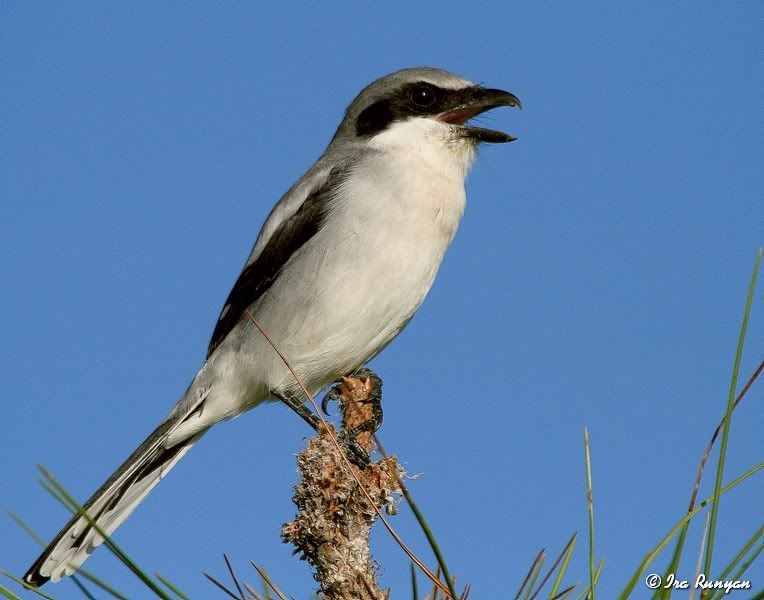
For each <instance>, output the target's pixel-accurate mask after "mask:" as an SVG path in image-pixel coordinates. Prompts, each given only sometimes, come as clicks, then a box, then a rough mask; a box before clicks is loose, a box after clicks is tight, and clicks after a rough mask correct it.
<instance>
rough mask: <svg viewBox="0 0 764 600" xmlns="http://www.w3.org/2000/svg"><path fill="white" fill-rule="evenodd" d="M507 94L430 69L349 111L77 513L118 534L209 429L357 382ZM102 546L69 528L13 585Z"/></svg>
mask: <svg viewBox="0 0 764 600" xmlns="http://www.w3.org/2000/svg"><path fill="white" fill-rule="evenodd" d="M498 106H516V107H520V101H519V100H518V99H517V98H516V97H515V96H514V95H512V94H510V93H509V92H505V91H503V90H497V89H489V88H484V87H482V86H480V85H476V84H474V83H471V82H469V81H467V80H465V79H463V78H461V77H459V76H457V75H454V74H452V73H448V72H447V71H442V70H440V69H434V68H412V69H403V70H401V71H398V72H396V73H392V74H391V75H387V76H386V77H382V78H381V79H378V80H377V81H375V82H373V83H372V84H370V85H369V86H367V87H366V88H365V89H363V91H361V93H360V94H358V96H357V97H356V98H355V100H353V102H351V103H350V106H349V107H348V108H347V111H346V112H345V116H344V118H343V119H342V122H341V123H340V125H339V128H338V129H337V132H336V133H335V134H334V137H333V138H332V141H331V143H330V144H329V146H328V147H327V149H326V151H325V152H324V154H323V155H322V156H321V158H319V159H318V162H316V164H315V165H313V166H312V167H311V168H310V170H308V172H307V173H305V175H303V176H302V177H301V178H300V179H299V180H298V181H297V183H295V184H294V185H293V186H292V187H291V188H290V189H289V191H288V192H287V193H286V194H284V196H283V197H282V198H281V200H279V202H278V203H277V204H276V206H275V207H274V208H273V210H272V211H271V213H270V215H269V216H268V218H267V219H266V221H265V224H264V225H263V228H262V230H261V231H260V235H259V236H258V237H257V241H256V242H255V245H254V248H253V249H252V253H251V254H250V256H249V259H248V260H247V262H246V264H245V265H244V270H243V271H242V272H241V275H239V278H238V280H237V281H236V284H235V285H234V286H233V289H232V290H231V293H230V294H229V296H228V299H227V300H226V303H225V305H224V306H223V310H222V311H221V312H220V317H219V318H218V321H217V324H216V325H215V330H214V332H213V334H212V339H211V341H210V345H209V350H208V352H207V360H206V362H205V363H204V366H202V368H201V370H200V371H199V372H198V373H197V375H196V377H195V378H194V380H193V382H192V383H191V385H190V386H189V388H188V390H187V391H186V392H185V394H183V396H182V397H181V398H180V400H178V402H177V404H175V406H174V407H173V409H172V410H171V411H170V413H169V415H168V416H167V417H166V418H165V419H164V421H162V422H161V423H160V424H159V426H158V427H157V428H156V430H155V431H154V432H153V433H152V434H151V435H149V436H148V438H147V439H146V440H145V441H144V442H143V443H142V444H141V445H140V446H138V448H137V449H136V450H135V451H134V452H133V453H132V454H131V455H130V456H129V457H128V459H127V460H126V461H125V462H124V463H123V464H122V465H121V466H120V467H119V468H118V469H117V470H116V471H115V472H114V474H113V475H111V477H109V478H108V479H107V480H106V482H105V483H104V484H103V485H102V486H101V487H100V488H99V489H98V491H97V492H96V493H95V494H94V495H93V497H92V498H90V500H88V501H87V503H86V504H85V509H86V510H87V513H88V514H89V515H90V516H91V517H92V518H94V519H95V521H96V522H97V524H98V525H99V526H100V528H101V529H102V530H104V531H105V532H106V533H107V534H110V533H111V532H113V531H114V530H115V529H116V528H117V527H118V526H119V525H120V524H121V523H122V522H123V521H124V520H125V519H127V517H128V516H129V515H130V513H132V512H133V510H134V509H135V507H136V506H138V504H139V503H140V502H141V501H142V500H143V499H144V498H145V497H146V495H147V494H148V493H149V492H150V491H151V490H152V489H153V488H154V486H155V485H156V484H157V483H159V480H160V479H161V478H162V477H164V476H165V475H166V474H167V472H168V471H169V470H170V469H172V467H173V466H175V464H176V463H177V462H178V461H179V460H180V459H181V458H183V456H184V455H185V454H186V453H187V452H188V451H189V450H190V449H191V447H192V446H193V445H194V444H195V443H196V442H198V441H199V438H201V437H202V436H203V435H204V434H205V433H206V432H207V430H208V429H209V428H210V427H212V426H213V425H215V424H216V423H219V422H220V421H225V420H227V419H231V418H233V417H236V416H237V415H240V414H241V413H243V412H245V411H247V410H249V409H250V408H254V407H255V406H257V405H258V404H260V403H262V402H264V401H266V400H275V399H282V400H285V401H287V403H288V404H291V405H292V408H295V409H296V410H298V412H300V411H302V416H303V417H304V418H307V420H308V421H309V422H310V421H312V420H313V419H315V416H314V415H312V413H310V414H306V411H307V409H306V408H305V407H304V406H303V404H302V403H303V402H304V400H305V397H304V394H303V392H302V391H301V388H300V386H299V385H298V383H297V382H296V381H295V378H294V377H293V376H292V374H291V373H290V371H289V370H288V368H287V367H286V366H285V364H284V362H283V361H282V360H281V358H279V356H278V355H277V353H276V352H275V351H274V348H273V347H272V346H271V344H270V343H269V342H268V341H267V340H266V339H265V338H264V336H263V335H262V334H261V333H260V331H259V330H258V329H257V328H256V326H255V323H254V322H253V321H254V319H257V321H258V323H260V324H261V325H262V327H263V329H264V330H265V331H266V332H267V333H268V334H269V336H270V337H271V338H272V339H273V340H274V342H275V344H276V345H277V346H278V347H279V349H280V350H281V351H282V352H283V353H284V355H285V356H286V357H287V359H288V361H289V363H290V364H291V365H292V367H293V368H294V369H295V371H296V372H297V374H298V375H299V377H300V379H301V380H302V382H303V383H304V384H305V386H306V387H307V389H308V390H310V391H311V393H315V392H318V391H320V390H321V389H323V388H325V387H326V386H328V385H330V384H331V383H333V382H334V381H336V380H338V379H339V378H340V377H341V376H344V375H348V374H352V373H354V372H356V371H357V370H358V369H359V368H361V367H362V366H363V365H364V364H365V363H366V362H367V361H369V360H370V359H371V358H373V357H374V356H376V355H377V354H378V353H379V352H380V351H381V350H382V349H383V348H385V346H387V345H388V344H389V343H390V342H391V341H392V340H393V338H395V336H397V335H398V334H399V333H400V332H401V330H403V328H404V327H405V326H406V324H407V323H408V322H409V320H410V319H411V317H412V316H413V315H414V312H416V310H417V309H418V308H419V306H420V305H421V304H422V302H423V300H424V297H425V295H426V294H427V292H428V291H429V289H430V286H431V285H432V282H433V280H434V278H435V275H436V273H437V271H438V267H439V266H440V262H441V260H442V259H443V255H444V254H445V252H446V249H447V248H448V246H449V244H450V243H451V240H452V239H453V237H454V234H455V233H456V228H457V226H458V225H459V221H460V220H461V217H462V213H463V212H464V204H465V192H464V179H465V176H466V175H467V171H468V169H469V166H470V164H471V163H472V161H473V159H474V157H475V150H476V147H477V145H478V144H479V143H480V142H492V143H501V142H511V141H513V140H514V139H515V138H514V137H512V136H510V135H507V134H506V133H502V132H500V131H493V130H490V129H483V128H479V127H473V126H471V125H466V124H465V123H466V122H467V121H468V120H469V119H470V118H472V117H474V116H475V115H479V114H480V113H483V112H485V111H487V110H490V109H492V108H495V107H498ZM102 542H103V538H102V537H101V536H100V535H99V534H98V532H97V531H96V530H95V529H94V528H93V527H92V526H91V525H90V524H88V522H87V520H86V519H85V518H84V517H82V516H79V517H78V516H75V517H74V518H72V520H71V521H70V522H69V523H68V524H67V525H66V527H64V528H63V529H62V530H61V531H60V532H59V533H58V535H57V536H56V537H55V539H54V540H53V541H52V542H51V543H50V544H49V545H48V547H47V548H46V549H45V551H44V552H43V553H42V555H41V556H40V557H39V558H38V559H37V561H35V563H34V565H32V567H31V568H30V569H29V571H28V572H27V574H26V575H25V576H24V580H25V581H27V582H28V583H30V584H33V585H38V586H39V585H42V584H44V583H45V582H47V581H48V580H50V579H52V580H53V581H58V580H59V579H61V578H62V577H64V576H66V575H70V574H72V573H73V572H74V571H76V570H77V568H78V567H79V566H80V565H81V564H82V563H83V562H84V561H85V559H87V557H88V556H89V555H90V553H91V552H92V551H93V549H94V548H95V547H96V546H98V545H99V544H101V543H102Z"/></svg>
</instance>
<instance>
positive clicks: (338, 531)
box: [281, 372, 403, 600]
mask: <svg viewBox="0 0 764 600" xmlns="http://www.w3.org/2000/svg"><path fill="white" fill-rule="evenodd" d="M380 387H381V381H380V380H379V378H377V377H376V375H374V374H373V373H370V372H369V373H368V376H364V375H359V376H356V377H348V378H344V379H343V380H342V382H341V383H340V384H339V385H338V386H337V388H336V394H335V395H336V396H337V397H338V398H339V400H340V410H341V414H342V432H343V433H345V434H347V432H352V431H354V430H357V428H358V426H359V424H362V423H364V422H367V421H368V420H369V419H371V418H372V417H373V416H374V414H373V411H374V409H373V407H372V402H371V401H370V399H371V398H372V396H373V395H374V394H377V395H378V394H380V393H381V389H380ZM338 435H339V437H340V438H341V437H342V435H341V434H337V433H336V432H335V431H334V428H333V426H332V425H331V424H329V425H321V426H320V427H319V431H318V433H317V434H316V435H315V436H314V437H312V438H311V439H310V440H308V445H307V447H306V448H305V450H303V451H302V452H300V454H298V455H297V467H298V471H299V473H300V481H299V483H298V484H297V486H296V487H295V493H294V497H293V500H294V503H295V504H296V505H297V509H298V514H297V516H296V517H295V519H294V520H292V521H290V522H289V523H286V524H284V526H283V527H282V530H281V535H282V538H283V540H284V541H285V542H288V543H291V544H293V545H294V546H295V553H296V554H300V556H301V558H303V559H305V560H307V561H308V562H309V563H310V565H311V566H312V567H313V569H314V577H315V578H316V581H318V582H319V585H320V592H321V597H322V598H324V599H325V600H349V599H351V598H352V599H353V600H383V599H386V598H388V597H389V591H383V590H381V589H380V588H379V585H378V582H377V578H376V567H375V563H374V561H373V559H372V557H371V553H370V550H369V533H370V531H371V527H372V525H373V524H374V521H375V520H376V519H377V510H386V511H387V512H388V513H391V512H393V506H394V502H395V499H396V497H397V496H398V494H400V489H399V485H398V481H399V477H400V476H402V474H403V471H402V469H401V467H400V465H398V461H397V459H396V458H395V456H390V457H388V458H385V459H382V460H380V461H377V462H371V463H370V464H369V465H368V466H366V467H365V468H363V469H361V468H359V467H358V466H356V465H355V464H352V463H350V464H349V461H348V460H347V459H346V457H345V456H343V452H344V450H342V449H341V448H342V445H340V448H338V444H337V442H336V440H337V439H338V437H337V436H338ZM356 440H357V442H358V445H359V446H360V447H361V448H363V450H365V451H366V452H367V453H370V452H371V450H372V443H373V442H372V435H371V433H369V432H361V433H359V434H358V435H357V438H356ZM350 469H353V473H354V474H355V477H354V476H353V473H351V472H350ZM359 482H360V484H361V485H362V486H363V488H365V490H366V492H367V493H368V496H369V497H370V498H371V499H372V500H373V503H374V504H373V505H372V503H370V502H369V498H367V495H366V494H365V493H364V492H363V491H362V489H361V488H360V487H359Z"/></svg>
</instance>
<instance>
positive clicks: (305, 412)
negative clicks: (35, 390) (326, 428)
mask: <svg viewBox="0 0 764 600" xmlns="http://www.w3.org/2000/svg"><path fill="white" fill-rule="evenodd" d="M271 394H273V395H274V396H275V397H276V398H278V399H279V400H281V401H282V402H283V403H284V404H286V405H287V406H288V407H289V408H291V409H292V410H293V411H294V412H296V413H297V414H298V415H299V416H300V417H301V418H302V419H303V420H304V421H305V422H306V423H307V424H308V425H310V426H311V427H312V428H313V429H314V430H315V431H318V426H319V424H320V423H321V419H319V418H318V417H317V416H316V415H315V414H314V413H313V411H312V410H310V409H309V408H308V407H307V406H305V403H304V402H301V401H300V400H298V399H296V398H294V397H293V396H288V395H286V394H282V393H281V392H277V391H275V390H271Z"/></svg>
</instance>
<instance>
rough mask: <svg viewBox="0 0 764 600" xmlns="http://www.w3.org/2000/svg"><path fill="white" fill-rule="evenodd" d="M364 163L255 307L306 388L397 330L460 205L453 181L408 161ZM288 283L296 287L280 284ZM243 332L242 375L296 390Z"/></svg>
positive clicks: (458, 185) (262, 346)
mask: <svg viewBox="0 0 764 600" xmlns="http://www.w3.org/2000/svg"><path fill="white" fill-rule="evenodd" d="M364 165H365V168H364V170H363V171H357V172H354V173H353V174H352V175H351V177H350V178H349V180H348V182H347V184H346V187H345V188H344V190H343V192H342V194H341V196H340V198H341V200H340V201H338V202H334V203H333V204H332V209H331V212H330V214H329V215H328V216H327V218H326V220H325V223H324V226H323V227H322V229H321V231H320V232H319V233H318V234H316V236H314V238H312V239H311V240H310V241H309V242H308V243H307V244H306V245H305V247H304V248H303V249H301V251H300V252H299V253H298V254H296V255H295V256H294V257H293V260H291V261H290V262H289V263H288V264H287V265H286V267H285V269H289V270H290V271H291V273H290V276H288V277H279V278H278V279H277V281H276V282H274V284H273V286H272V287H271V288H270V289H269V290H268V292H267V293H266V294H265V295H264V296H263V298H262V299H261V301H260V302H258V304H257V305H256V306H255V311H254V312H255V317H256V318H257V319H258V320H259V321H261V322H262V324H263V326H264V327H265V329H266V330H267V331H268V332H269V334H270V335H271V336H272V337H273V338H274V341H275V342H276V343H277V344H278V346H279V348H280V349H281V350H282V351H283V352H284V354H285V355H286V357H287V358H288V359H289V361H290V363H291V364H292V366H293V367H294V368H295V370H296V371H297V373H298V375H300V377H301V379H302V380H303V383H305V384H306V386H307V387H308V388H309V389H311V391H313V390H317V389H320V388H321V387H323V386H325V385H327V384H329V383H331V382H332V381H334V380H335V379H337V378H338V377H339V376H341V375H344V374H347V373H349V372H351V371H352V370H354V369H356V368H358V367H360V366H361V365H363V364H364V363H365V362H366V361H367V360H369V359H370V358H371V357H373V356H374V355H375V354H376V353H377V352H379V350H381V349H382V348H384V346H385V345H387V344H388V343H389V342H390V341H391V340H392V339H393V338H394V337H395V336H396V335H397V334H398V333H399V332H400V331H401V329H402V328H403V327H404V326H405V325H406V323H407V322H408V321H409V319H410V318H411V317H412V316H413V314H414V312H415V311H416V309H417V308H419V306H420V305H421V303H422V301H423V300H424V298H425V296H426V294H427V292H428V291H429V289H430V287H431V286H432V283H433V280H434V278H435V275H436V273H437V270H438V267H439V266H440V263H441V260H442V258H443V255H444V254H445V251H446V249H447V248H448V245H449V244H450V243H451V240H452V239H453V236H454V234H455V232H456V228H457V226H458V224H459V220H460V219H461V216H462V213H463V211H464V202H465V197H464V184H463V179H462V178H461V177H443V176H441V175H440V174H437V175H436V176H433V175H430V176H425V175H424V174H423V173H422V168H423V167H422V165H416V164H412V163H411V161H408V162H406V164H402V165H398V168H395V167H396V165H393V164H391V162H390V161H389V160H381V161H380V162H379V163H376V162H375V161H364ZM391 172H392V173H394V174H395V175H394V176H395V178H396V179H392V177H393V175H392V174H391ZM289 282H297V284H296V285H294V286H292V288H291V289H288V288H287V285H288V283H289ZM246 337H247V339H249V340H252V343H251V344H248V345H249V346H250V347H249V348H242V349H241V352H243V355H244V356H250V357H251V360H252V361H253V362H252V363H250V365H251V366H250V369H252V375H253V376H254V375H256V373H257V372H260V373H259V376H257V378H258V379H260V382H262V383H266V387H267V388H269V389H283V390H286V391H290V392H296V391H297V390H298V387H297V385H296V384H295V382H294V378H293V377H292V376H291V374H290V373H289V372H288V370H287V369H286V368H285V367H284V365H283V364H282V363H281V362H280V360H278V359H277V357H276V358H275V359H274V356H273V355H274V354H275V353H274V352H273V350H272V348H270V346H269V345H267V342H265V343H263V342H264V340H262V337H261V336H260V335H259V334H256V335H251V336H246ZM268 357H270V358H268ZM266 365H267V373H263V372H262V371H261V368H262V367H263V366H266ZM263 374H267V377H266V380H267V382H263V381H262V379H261V377H262V375H263ZM252 383H254V381H253V382H252ZM260 387H262V386H260Z"/></svg>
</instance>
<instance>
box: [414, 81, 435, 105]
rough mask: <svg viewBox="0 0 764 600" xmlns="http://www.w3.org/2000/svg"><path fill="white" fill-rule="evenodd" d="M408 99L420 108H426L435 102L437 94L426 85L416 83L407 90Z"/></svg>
mask: <svg viewBox="0 0 764 600" xmlns="http://www.w3.org/2000/svg"><path fill="white" fill-rule="evenodd" d="M409 99H410V100H411V102H413V103H414V104H415V105H416V106H418V107H420V108H428V107H430V106H432V105H433V104H435V101H436V100H437V95H436V93H435V90H434V89H433V88H431V87H430V86H428V85H417V86H414V87H413V88H411V90H410V91H409Z"/></svg>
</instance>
